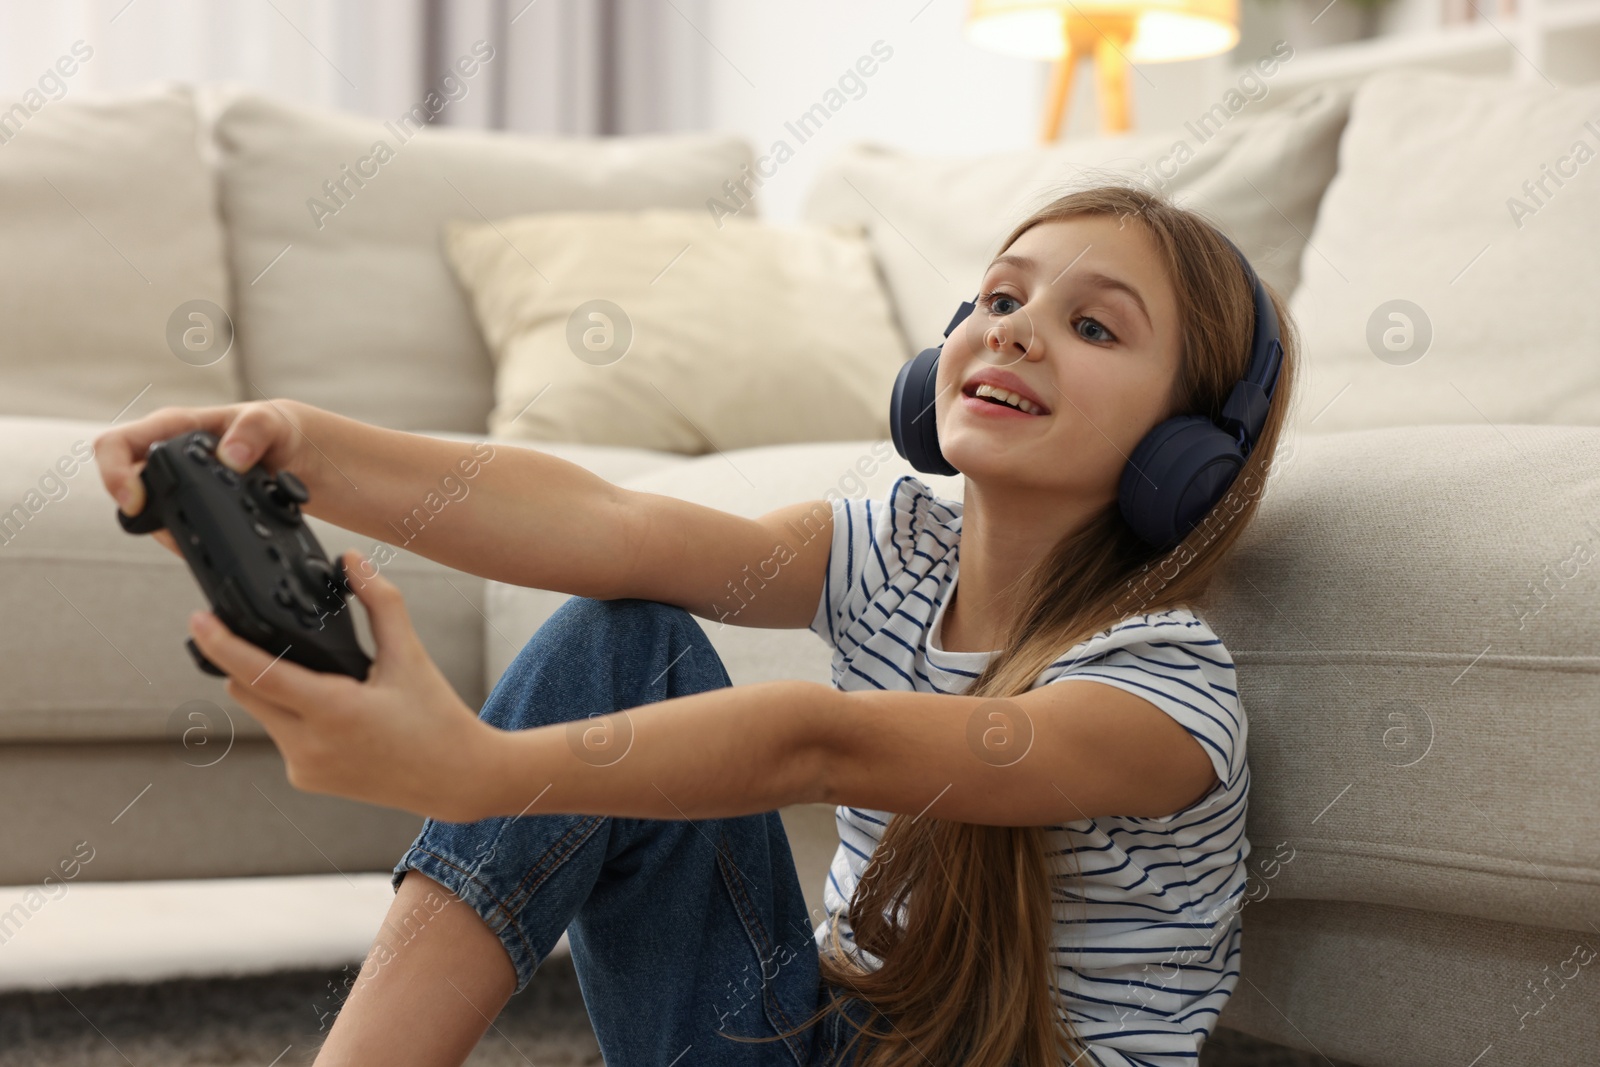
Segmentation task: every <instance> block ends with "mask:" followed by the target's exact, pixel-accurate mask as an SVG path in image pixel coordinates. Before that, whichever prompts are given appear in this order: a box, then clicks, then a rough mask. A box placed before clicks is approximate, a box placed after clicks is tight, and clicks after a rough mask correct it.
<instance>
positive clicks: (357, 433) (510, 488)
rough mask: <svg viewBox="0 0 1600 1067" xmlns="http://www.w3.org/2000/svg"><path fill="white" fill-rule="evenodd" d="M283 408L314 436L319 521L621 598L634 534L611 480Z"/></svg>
mask: <svg viewBox="0 0 1600 1067" xmlns="http://www.w3.org/2000/svg"><path fill="white" fill-rule="evenodd" d="M279 403H281V404H284V405H285V407H286V410H287V412H288V414H289V415H290V417H291V418H292V419H293V420H294V421H295V423H296V424H297V425H298V426H299V428H300V430H301V432H302V433H303V434H304V435H305V442H306V444H307V445H308V447H307V448H306V449H305V452H306V453H307V464H306V467H307V469H306V471H305V472H303V473H302V472H301V471H296V472H295V473H296V474H300V475H301V476H302V477H303V478H305V479H306V482H307V488H308V489H309V490H310V493H311V500H310V503H309V504H308V506H307V508H306V510H307V511H309V512H310V513H311V514H313V515H315V516H316V517H317V518H319V519H325V520H327V521H328V522H331V523H334V524H335V525H337V526H342V527H344V528H345V529H347V530H354V531H356V532H357V533H360V534H363V535H365V536H368V537H372V538H374V539H376V540H378V541H381V542H383V543H384V544H388V545H393V546H395V547H397V548H404V549H406V550H407V551H410V552H415V553H417V554H418V555H422V556H426V557H428V558H429V559H432V560H435V561H436V562H439V563H442V564H444V565H446V566H448V567H453V568H455V569H457V570H461V571H466V572H467V573H470V574H476V575H478V576H480V577H483V578H491V579H494V580H496V581H502V582H507V583H510V584H513V585H524V586H531V587H534V588H538V589H551V590H555V591H556V592H562V593H571V594H573V595H577V596H593V597H608V596H610V595H612V593H611V583H614V581H615V579H616V576H617V574H618V573H619V571H620V568H619V566H618V561H619V560H620V559H621V558H622V553H623V552H624V551H625V549H626V540H627V535H626V531H625V528H624V525H623V523H622V521H621V515H620V512H621V510H622V507H623V505H622V500H623V495H622V494H621V493H620V491H619V490H618V489H617V487H616V486H614V485H612V484H611V483H610V482H607V481H606V480H605V479H603V478H600V477H599V476H598V475H595V474H593V473H591V472H590V471H587V470H585V469H584V468H583V467H580V466H578V465H577V464H575V463H569V462H567V461H566V460H563V459H559V458H557V457H555V456H552V455H549V454H547V453H544V452H539V451H537V450H534V449H528V448H518V447H509V446H506V445H498V446H496V445H491V444H489V443H487V442H470V441H445V440H440V439H438V438H434V437H427V436H425V435H422V434H414V433H405V432H403V431H400V430H389V429H384V428H382V427H378V426H372V425H369V424H368V423H364V422H360V421H358V420H356V419H351V418H347V417H345V416H343V415H338V414H335V413H333V412H330V411H324V410H322V409H321V408H317V407H313V406H311V405H309V404H300V403H294V402H283V401H280V402H279ZM513 531H514V536H513V535H512V532H513ZM378 562H380V564H381V562H382V561H378Z"/></svg>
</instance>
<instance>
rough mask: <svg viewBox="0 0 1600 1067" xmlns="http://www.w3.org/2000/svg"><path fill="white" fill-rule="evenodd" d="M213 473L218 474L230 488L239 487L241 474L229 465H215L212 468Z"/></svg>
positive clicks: (219, 478)
mask: <svg viewBox="0 0 1600 1067" xmlns="http://www.w3.org/2000/svg"><path fill="white" fill-rule="evenodd" d="M212 473H213V474H215V475H216V476H217V480H218V481H220V482H222V484H223V485H225V486H227V487H228V488H229V489H237V488H239V476H238V475H237V474H235V473H234V472H233V471H231V470H229V469H228V468H227V467H214V468H212Z"/></svg>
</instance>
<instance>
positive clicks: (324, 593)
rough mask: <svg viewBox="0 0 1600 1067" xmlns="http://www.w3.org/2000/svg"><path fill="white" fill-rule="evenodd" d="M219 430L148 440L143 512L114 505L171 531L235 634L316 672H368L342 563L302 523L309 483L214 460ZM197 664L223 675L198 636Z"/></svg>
mask: <svg viewBox="0 0 1600 1067" xmlns="http://www.w3.org/2000/svg"><path fill="white" fill-rule="evenodd" d="M216 447H217V438H216V437H215V436H214V435H213V434H209V433H206V432H205V431H203V430H196V431H191V432H189V433H184V434H179V435H178V436H176V437H172V438H169V439H167V440H165V441H157V442H156V443H155V444H153V445H151V446H150V451H149V454H148V456H147V458H146V461H145V466H144V470H143V471H142V472H141V473H140V479H141V480H142V481H143V482H144V487H145V506H144V510H143V511H141V512H140V513H139V514H137V515H124V514H123V513H122V511H121V510H120V509H118V511H117V521H118V522H119V523H121V525H122V528H123V529H124V530H126V531H128V532H129V533H134V534H143V533H153V532H155V531H156V530H160V529H167V530H169V531H171V532H172V534H173V540H174V541H175V542H176V543H177V545H178V548H179V550H180V551H181V552H182V553H183V557H184V560H185V561H186V562H187V563H188V564H189V569H190V571H191V572H192V573H193V574H194V577H195V580H196V581H197V582H198V583H199V585H200V588H201V591H202V592H204V593H205V595H206V599H207V600H209V601H210V602H211V608H212V610H213V611H214V612H215V613H216V615H217V617H218V618H219V619H221V620H222V622H223V624H224V625H226V626H227V627H228V629H230V630H232V631H233V632H234V633H235V634H237V635H239V636H240V637H242V638H244V639H245V640H247V641H249V642H251V643H252V644H254V645H256V646H257V647H259V648H261V649H263V650H264V651H266V652H269V653H271V654H272V655H274V656H282V657H283V658H284V659H288V660H291V661H293V662H295V663H299V664H301V665H302V666H304V667H308V668H310V669H311V670H317V671H331V672H336V673H340V674H347V675H349V676H351V677H353V678H356V679H358V680H365V679H366V677H367V672H368V670H369V668H370V667H371V663H372V661H371V659H370V658H368V656H367V654H366V653H365V652H363V651H362V649H361V646H360V644H359V643H358V642H357V641H356V633H355V623H354V621H353V619H352V618H351V615H350V613H349V612H347V611H345V610H344V608H345V606H346V604H347V600H346V594H347V592H348V589H349V585H348V582H347V581H346V579H345V573H344V566H343V561H341V560H335V561H331V562H330V561H329V559H328V557H327V553H326V552H324V551H323V549H322V546H321V544H319V543H318V541H317V539H316V537H315V536H314V535H313V534H312V533H311V531H310V529H309V528H307V526H306V524H305V520H304V517H303V516H302V514H301V505H302V504H305V503H306V502H307V501H308V500H309V499H310V494H309V493H308V492H307V491H306V487H305V484H304V483H303V482H301V481H300V479H299V478H296V477H295V476H294V475H293V474H291V473H289V472H288V471H279V472H277V474H275V475H274V474H270V473H268V472H267V471H266V469H265V468H263V467H262V466H261V465H260V464H257V465H256V466H255V467H253V468H251V469H250V470H249V471H247V472H245V473H244V474H242V475H241V474H239V473H237V472H235V471H233V470H231V469H229V468H227V467H225V466H223V465H222V464H221V463H220V462H218V461H217V459H216ZM185 644H186V647H187V648H188V650H189V654H190V655H191V656H193V657H194V660H195V664H196V665H197V666H198V667H199V668H200V669H201V670H202V671H205V672H206V673H207V674H214V675H218V676H221V675H222V673H223V672H222V671H220V670H219V669H218V668H217V667H216V665H215V664H213V663H211V662H209V661H208V660H207V659H206V658H205V656H204V655H202V654H201V652H200V650H199V648H198V647H196V645H195V643H194V641H193V639H190V640H188V641H186V642H185Z"/></svg>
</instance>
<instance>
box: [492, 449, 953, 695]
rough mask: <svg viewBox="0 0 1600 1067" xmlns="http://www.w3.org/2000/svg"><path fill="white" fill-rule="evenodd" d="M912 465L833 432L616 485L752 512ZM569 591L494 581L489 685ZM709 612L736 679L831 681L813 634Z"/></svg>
mask: <svg viewBox="0 0 1600 1067" xmlns="http://www.w3.org/2000/svg"><path fill="white" fill-rule="evenodd" d="M730 468H731V469H730ZM910 473H913V471H912V468H911V466H910V464H908V463H907V462H906V461H905V460H903V459H901V458H900V457H899V456H898V455H896V454H895V451H894V446H893V445H891V444H890V443H889V442H888V441H830V442H812V443H805V444H795V445H771V446H767V447H762V448H746V449H740V450H738V451H735V452H729V453H723V454H719V455H707V456H697V457H695V458H693V459H689V460H684V461H682V462H680V463H676V464H674V465H673V466H671V467H667V468H664V469H661V470H656V471H651V472H649V473H646V474H642V475H640V476H638V477H635V478H630V479H627V480H626V481H623V482H620V483H619V484H620V485H622V486H623V487H624V488H627V489H635V490H638V491H640V492H646V493H662V494H664V495H667V496H673V497H677V498H679V499H681V500H691V501H693V502H694V503H696V504H704V505H705V506H706V507H712V508H720V509H721V510H723V511H729V512H732V513H733V514H735V515H745V516H749V517H752V518H753V517H756V516H759V515H764V514H766V513H767V512H769V511H772V510H773V509H775V508H779V507H783V506H785V505H787V504H793V503H795V502H796V501H799V500H809V499H814V500H820V499H822V498H823V495H824V494H825V493H827V492H828V491H829V490H832V491H833V492H835V493H838V494H840V495H843V496H848V497H854V498H858V499H859V498H861V497H863V496H881V495H883V494H884V493H887V492H888V491H889V486H890V485H892V484H893V482H894V480H895V478H897V477H899V476H900V475H902V474H910ZM918 477H920V478H922V479H923V480H924V481H925V482H927V483H928V485H929V486H930V487H932V488H933V489H934V491H935V492H938V493H939V494H941V495H946V494H948V493H954V494H956V496H957V497H958V498H959V496H960V492H961V490H960V488H959V487H960V484H961V479H960V478H959V477H955V478H947V477H944V476H941V475H933V474H919V475H918ZM731 577H732V576H731V575H730V578H731ZM566 599H567V596H566V594H564V593H554V592H550V591H548V590H544V589H528V588H524V587H520V586H513V585H503V584H501V583H498V582H490V583H489V588H488V590H487V591H486V593H485V603H486V605H487V611H488V615H489V622H490V625H491V626H492V628H493V630H494V632H495V633H496V634H497V639H496V640H494V641H491V642H490V643H489V646H488V649H487V651H488V660H487V667H488V676H487V678H486V679H485V684H486V685H487V686H490V687H492V686H493V685H494V683H495V682H496V681H498V680H499V678H500V675H501V674H502V673H503V672H504V671H505V669H506V667H507V666H508V665H509V664H510V662H511V660H512V658H513V657H514V656H515V655H516V653H517V652H518V651H519V650H520V649H521V648H522V646H523V645H524V644H526V643H527V641H528V638H530V637H532V636H533V634H534V631H536V630H537V629H538V628H539V626H540V625H542V624H543V623H544V621H545V620H546V619H548V618H549V617H550V616H551V615H552V614H553V613H554V612H555V610H556V608H558V607H560V606H561V604H562V603H563V602H564V601H565V600H566ZM707 614H708V615H711V616H712V617H711V618H700V619H699V622H700V626H701V628H702V629H704V630H705V631H706V635H707V636H708V637H710V638H711V643H712V645H713V646H714V647H715V648H716V650H717V654H718V655H719V656H720V657H721V658H722V661H723V664H724V665H725V666H726V667H727V669H728V677H730V678H731V679H732V680H733V683H734V684H735V685H747V684H750V683H752V682H765V681H772V680H774V679H778V678H804V679H807V680H809V681H814V682H821V683H823V684H827V683H828V682H829V680H830V679H831V677H832V674H831V671H830V668H829V649H828V647H827V646H826V645H825V644H824V643H823V642H821V641H819V640H817V637H816V635H815V634H812V633H810V632H809V631H807V630H766V629H756V628H753V627H748V626H734V625H729V624H724V623H719V622H717V621H716V618H715V614H714V612H713V610H712V608H711V605H707ZM499 638H504V640H501V639H499Z"/></svg>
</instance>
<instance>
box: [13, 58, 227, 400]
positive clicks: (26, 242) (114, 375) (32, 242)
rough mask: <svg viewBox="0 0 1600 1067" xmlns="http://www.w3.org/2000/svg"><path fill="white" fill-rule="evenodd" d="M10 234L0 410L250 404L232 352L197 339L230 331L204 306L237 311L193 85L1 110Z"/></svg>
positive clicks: (36, 99)
mask: <svg viewBox="0 0 1600 1067" xmlns="http://www.w3.org/2000/svg"><path fill="white" fill-rule="evenodd" d="M35 104H36V105H37V106H33V105H35ZM0 227H3V229H4V232H5V240H4V242H0V323H3V324H4V334H3V340H0V381H3V382H4V388H0V415H27V416H50V417H56V418H72V419H85V420H92V421H96V422H109V421H110V420H111V419H113V418H116V417H117V416H118V415H119V414H120V415H123V417H124V418H127V417H131V416H133V415H136V414H140V413H144V412H147V411H150V410H152V409H154V408H156V407H160V406H163V405H167V404H183V405H203V404H225V403H229V402H231V401H233V400H236V399H238V398H239V396H240V395H241V393H240V390H241V384H240V381H239V379H238V376H237V373H236V371H237V367H236V360H235V359H233V358H231V357H230V356H229V355H226V354H224V353H226V349H225V348H222V349H221V350H220V351H218V350H217V348H218V347H219V346H216V345H212V346H208V345H206V344H200V343H196V344H192V345H189V346H187V347H186V346H185V344H184V335H185V333H189V331H191V330H193V331H198V332H195V333H189V340H191V341H196V340H203V339H204V338H202V336H201V335H203V334H205V333H206V332H207V331H208V330H211V329H213V328H225V322H217V321H213V320H216V319H218V318H220V316H218V315H217V314H215V313H204V312H201V316H202V317H201V318H200V319H191V318H190V317H189V314H190V312H191V311H194V310H195V309H196V308H199V307H201V306H202V305H200V304H192V303H191V302H205V303H206V304H209V305H211V306H212V307H215V308H217V309H220V310H221V311H222V312H224V313H225V311H226V305H227V304H228V276H227V264H226V260H225V258H224V254H223V233H222V227H221V225H220V224H219V222H218V219H217V213H216V197H215V193H214V187H213V184H212V181H211V175H210V174H209V172H208V171H207V168H206V166H205V163H204V161H203V159H202V157H201V153H200V145H199V142H198V126H197V122H196V119H195V107H194V99H193V96H192V94H191V93H190V92H189V90H187V89H184V88H181V87H162V88H155V89H150V90H146V91H144V92H138V93H128V94H122V95H118V96H115V97H103V98H93V97H88V96H85V97H79V96H76V95H73V96H70V97H63V98H62V99H59V100H50V99H49V98H48V97H45V96H42V95H41V94H39V93H38V92H37V91H35V92H33V93H32V98H31V102H30V97H28V96H26V95H25V96H24V97H22V98H21V99H20V100H19V101H18V102H17V103H16V104H15V105H14V106H12V107H11V109H10V110H8V111H6V112H4V113H0ZM180 353H181V355H180Z"/></svg>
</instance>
